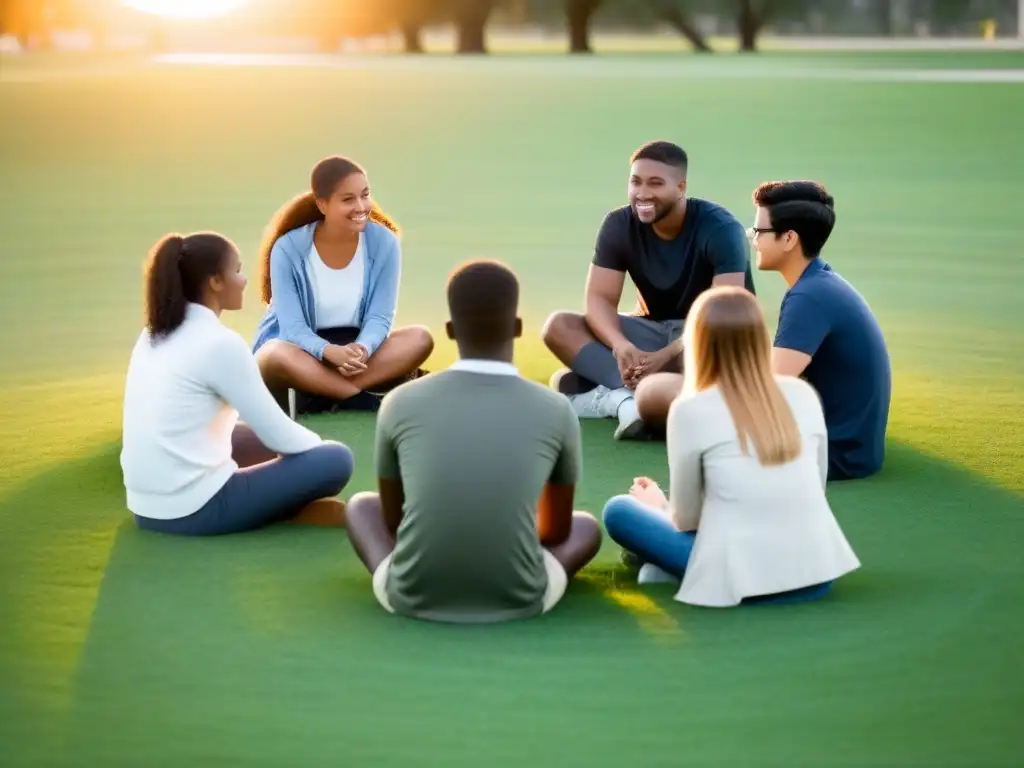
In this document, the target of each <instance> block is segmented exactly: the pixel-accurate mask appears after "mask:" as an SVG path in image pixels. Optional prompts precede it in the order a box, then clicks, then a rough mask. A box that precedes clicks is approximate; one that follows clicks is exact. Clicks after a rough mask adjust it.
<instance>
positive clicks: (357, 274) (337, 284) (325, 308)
mask: <svg viewBox="0 0 1024 768" xmlns="http://www.w3.org/2000/svg"><path fill="white" fill-rule="evenodd" d="M309 263H310V265H311V267H312V270H311V271H312V276H313V295H314V297H315V299H316V330H320V329H321V328H341V327H350V328H354V327H358V326H359V305H360V303H361V302H362V299H363V277H364V274H365V272H366V245H365V243H364V242H363V235H362V233H360V235H359V244H358V245H357V246H356V254H355V256H353V257H352V261H350V262H349V264H348V266H347V267H345V268H344V269H332V268H331V267H328V266H327V265H326V264H324V262H323V259H321V258H320V254H319V253H318V252H317V250H316V245H315V244H314V245H313V247H312V248H310V251H309Z"/></svg>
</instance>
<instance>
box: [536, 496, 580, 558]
mask: <svg viewBox="0 0 1024 768" xmlns="http://www.w3.org/2000/svg"><path fill="white" fill-rule="evenodd" d="M575 496H576V485H575V484H567V483H548V484H547V485H545V486H544V489H543V490H542V491H541V494H540V500H539V501H538V502H537V534H538V535H539V536H540V543H541V545H542V546H544V547H548V548H550V547H556V546H558V545H559V544H561V543H562V542H564V541H565V540H566V539H568V538H569V533H570V532H571V531H572V510H573V501H574V499H575Z"/></svg>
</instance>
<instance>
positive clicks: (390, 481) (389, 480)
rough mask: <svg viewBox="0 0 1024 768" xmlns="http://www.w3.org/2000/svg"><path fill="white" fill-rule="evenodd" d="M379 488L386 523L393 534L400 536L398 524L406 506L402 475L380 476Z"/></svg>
mask: <svg viewBox="0 0 1024 768" xmlns="http://www.w3.org/2000/svg"><path fill="white" fill-rule="evenodd" d="M377 488H378V490H379V491H380V508H381V512H382V513H383V515H384V525H386V526H387V529H388V531H389V532H390V533H391V535H392V536H398V526H399V525H401V523H402V514H403V509H404V507H405V488H404V487H403V486H402V478H400V477H379V478H377Z"/></svg>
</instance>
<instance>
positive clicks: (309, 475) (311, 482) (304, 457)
mask: <svg viewBox="0 0 1024 768" xmlns="http://www.w3.org/2000/svg"><path fill="white" fill-rule="evenodd" d="M353 466H354V459H353V457H352V451H351V450H349V448H348V447H347V446H345V445H342V444H341V443H335V442H331V441H326V442H324V443H323V444H322V445H318V446H317V447H316V448H313V449H311V450H308V451H306V452H305V453H296V454H291V455H288V456H281V457H279V458H277V459H271V460H270V461H267V462H264V463H263V464H256V465H255V466H252V467H246V468H245V469H239V470H238V471H237V472H235V474H233V475H232V476H231V479H230V480H228V481H227V482H226V483H225V484H224V486H223V487H222V488H221V489H220V490H219V491H217V493H216V494H214V496H213V498H212V499H210V500H209V501H208V502H206V504H204V505H203V506H202V507H201V508H200V509H199V510H198V511H197V512H193V513H192V514H191V515H188V516H186V517H179V518H177V519H174V520H157V519H154V518H151V517H141V516H139V515H135V522H136V523H137V524H138V526H139V528H143V529H145V530H147V531H158V532H160V533H173V534H177V535H179V536H219V535H221V534H226V533H241V532H243V531H251V530H254V529H256V528H263V527H264V526H267V525H270V524H272V523H276V522H280V521H281V520H287V519H289V518H292V517H295V515H296V514H298V513H299V511H300V510H301V509H302V508H303V507H304V506H306V505H307V504H309V503H311V502H313V501H316V500H317V499H323V498H325V497H329V496H337V495H338V494H339V493H341V489H342V488H344V487H345V485H346V484H347V483H348V481H349V478H351V477H352V469H353Z"/></svg>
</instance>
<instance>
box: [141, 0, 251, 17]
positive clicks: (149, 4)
mask: <svg viewBox="0 0 1024 768" xmlns="http://www.w3.org/2000/svg"><path fill="white" fill-rule="evenodd" d="M122 1H123V2H124V4H125V5H127V6H131V7H132V8H135V9H136V10H139V11H143V12H145V13H152V14H154V15H156V16H164V17H165V18H171V19H209V18H212V17H214V16H223V15H224V14H226V13H231V12H232V11H236V10H238V9H239V8H241V7H242V6H243V5H245V3H246V0H122Z"/></svg>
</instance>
